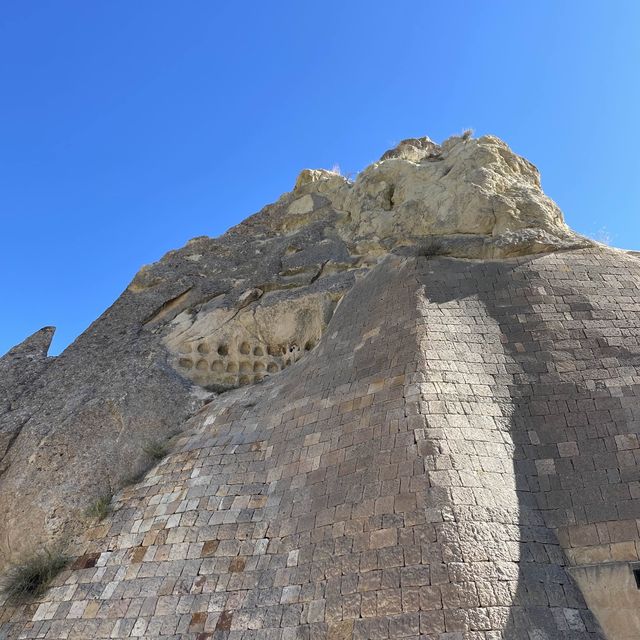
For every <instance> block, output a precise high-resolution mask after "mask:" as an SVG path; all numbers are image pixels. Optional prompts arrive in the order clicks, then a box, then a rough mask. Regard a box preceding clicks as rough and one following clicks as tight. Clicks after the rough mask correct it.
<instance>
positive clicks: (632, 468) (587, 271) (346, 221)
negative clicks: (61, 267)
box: [0, 136, 640, 640]
mask: <svg viewBox="0 0 640 640" xmlns="http://www.w3.org/2000/svg"><path fill="white" fill-rule="evenodd" d="M638 276H640V263H638V261H637V258H636V257H635V256H632V255H628V254H625V253H623V252H620V251H616V250H612V249H608V248H606V247H602V246H600V245H596V244H595V243H593V242H591V241H589V240H586V239H585V238H583V237H581V236H578V235H577V234H575V233H573V232H572V231H571V230H570V229H569V228H568V227H567V226H566V225H565V223H564V221H563V217H562V214H561V212H560V210H559V209H558V207H557V206H556V205H555V204H554V203H553V202H552V201H551V200H550V199H549V198H548V197H546V196H545V195H544V193H543V192H542V190H541V187H540V179H539V175H538V172H537V170H536V168H535V167H534V166H533V165H532V164H531V163H530V162H528V161H527V160H525V159H523V158H521V157H519V156H517V155H515V154H514V153H513V152H512V151H511V150H510V149H509V148H508V147H507V146H506V145H505V144H504V143H503V142H501V141H500V140H498V139H496V138H494V137H491V136H485V137H481V138H478V139H473V138H470V137H469V136H459V137H453V138H450V139H448V140H446V141H445V142H444V143H443V144H442V145H437V144H435V143H434V142H432V141H431V140H429V139H428V138H420V139H411V140H406V141H404V142H402V143H400V144H399V145H398V146H397V147H396V148H395V149H392V150H390V151H388V152H386V153H385V154H384V155H383V156H382V158H381V159H380V161H378V162H376V163H374V164H373V165H371V166H370V167H368V168H367V169H365V170H364V171H362V172H361V173H360V174H359V175H358V176H357V178H356V179H355V180H354V181H349V180H347V179H345V178H344V177H342V176H340V175H338V174H337V173H333V172H330V171H324V170H305V171H303V172H302V173H301V174H300V176H299V177H298V179H297V181H296V183H295V187H294V189H293V190H292V191H291V192H290V193H286V194H284V195H283V196H282V197H281V198H280V199H279V200H278V201H277V202H276V203H274V204H271V205H268V206H267V207H265V208H264V209H263V210H262V211H260V212H259V213H257V214H255V215H254V216H252V217H250V218H248V219H247V220H245V221H244V222H243V223H241V224H240V225H238V226H237V227H234V228H233V229H231V230H230V231H228V232H227V233H226V234H224V235H223V236H221V237H220V238H215V239H212V238H207V237H201V238H196V239H194V240H192V241H190V242H189V243H188V244H187V245H186V246H185V247H183V248H182V249H180V250H178V251H173V252H170V253H168V254H167V255H166V256H165V257H164V258H163V259H162V260H161V261H159V262H158V263H156V264H153V265H150V266H148V267H144V268H143V269H142V270H141V271H140V272H139V273H138V274H137V275H136V277H135V278H134V280H133V281H132V283H131V284H130V285H129V287H128V288H127V289H126V291H125V292H124V293H123V294H122V296H121V297H120V298H119V299H118V300H117V301H116V302H115V304H114V305H113V306H112V307H111V308H110V309H108V310H107V311H106V312H105V313H104V314H103V315H102V316H101V317H100V318H99V319H98V320H97V321H96V322H95V323H94V324H93V325H92V326H91V327H89V329H87V331H86V332H85V333H84V334H83V335H82V336H80V338H78V340H77V341H76V342H75V343H74V344H73V345H71V346H70V347H69V348H68V349H67V350H66V351H65V352H64V353H63V354H61V355H60V356H57V357H55V358H50V357H47V355H46V352H47V348H48V344H49V341H50V339H51V336H52V329H50V328H46V329H43V330H42V331H40V332H38V333H37V334H35V335H34V336H32V337H31V338H29V339H28V340H27V341H25V343H23V344H22V345H19V346H18V347H16V348H14V349H13V350H11V351H10V352H9V353H8V354H6V355H5V356H4V357H3V358H2V359H1V360H0V373H1V374H2V382H1V384H2V405H0V412H1V413H0V461H1V462H0V509H1V511H2V513H3V514H4V518H3V520H2V522H1V523H0V534H1V535H0V554H1V557H2V566H3V567H4V568H6V567H7V565H8V564H9V563H11V562H16V561H19V560H20V559H21V558H23V557H24V556H25V555H28V554H30V553H33V552H34V551H37V550H38V549H42V548H44V547H51V546H52V545H55V544H65V545H66V548H67V549H68V550H69V553H71V554H72V555H73V556H74V558H75V560H74V563H73V564H72V565H71V566H70V568H68V569H67V570H65V571H64V572H63V573H62V574H61V575H60V576H58V577H57V578H56V580H55V581H54V583H53V586H52V588H51V589H50V590H49V591H48V592H47V593H46V594H44V595H42V596H40V598H39V599H36V600H35V601H33V602H31V603H26V604H25V603H22V604H17V603H12V602H10V601H7V602H6V603H5V607H4V613H3V614H2V616H1V617H0V620H1V621H2V623H1V624H2V627H0V629H1V630H0V637H2V633H4V634H5V635H6V637H18V636H19V637H22V638H36V637H39V638H63V637H64V638H66V637H79V638H109V637H110V638H121V637H132V636H133V637H149V638H155V637H173V638H187V637H193V638H196V637H197V638H201V639H202V638H210V637H216V638H218V637H220V638H222V637H224V638H227V637H228V638H283V639H285V638H324V637H326V638H335V639H338V638H389V637H391V638H396V637H421V638H422V637H423V638H442V639H444V638H447V639H448V640H454V639H455V640H458V639H463V638H464V640H480V639H482V640H495V639H497V638H505V639H511V638H513V639H516V638H529V639H530V640H534V639H535V640H541V639H543V638H547V639H551V638H560V637H562V638H575V639H578V638H580V639H586V638H599V637H602V635H601V633H602V631H601V630H600V628H599V626H598V624H597V623H596V622H595V621H594V620H593V617H592V612H595V613H596V615H597V616H598V620H599V621H600V624H601V625H602V627H603V628H605V631H606V632H607V633H608V634H609V636H608V637H616V638H626V637H628V638H631V637H637V632H640V618H638V619H637V620H636V619H635V618H634V617H633V616H634V615H635V616H636V617H637V614H632V613H629V615H628V616H627V617H626V619H625V620H626V622H625V624H626V625H627V626H628V628H629V629H631V631H630V632H629V634H628V635H620V634H621V633H624V632H620V631H619V630H617V627H616V624H615V620H614V619H615V618H616V615H617V613H616V611H615V607H613V608H612V605H611V601H610V598H611V594H617V595H615V598H617V602H618V603H619V602H621V601H623V600H624V602H625V603H626V604H625V605H624V606H628V609H629V611H630V612H631V611H633V610H637V606H636V605H637V604H638V601H637V597H638V596H637V593H636V591H637V590H636V591H634V590H633V589H635V587H634V585H633V583H632V582H629V580H628V578H629V576H630V577H631V579H632V578H633V566H635V565H633V562H634V561H637V560H638V553H637V550H636V546H635V545H636V542H638V540H639V537H638V530H637V527H636V525H635V523H636V518H640V494H639V493H638V489H637V485H638V482H639V481H640V467H638V465H637V463H636V458H635V457H634V456H635V452H640V448H639V446H640V445H639V444H638V440H637V437H636V435H635V434H636V431H637V429H636V420H637V416H638V415H640V401H639V400H638V394H639V393H640V392H639V391H638V390H639V389H640V386H639V385H638V382H639V378H638V370H637V367H638V365H639V364H640V360H639V358H640V347H639V346H638V337H640V314H639V311H640V307H638V305H637V301H638V300H637V299H638V296H639V295H640V294H639V292H638V282H640V280H639V279H638ZM159 448H160V449H164V448H167V449H168V451H169V454H168V456H167V457H165V458H164V459H163V460H162V462H161V463H160V464H159V465H156V466H154V465H153V458H154V455H155V454H154V452H155V451H157V450H158V449H159ZM111 494H115V495H114V499H113V504H112V512H111V513H110V514H109V515H108V516H107V517H106V518H105V519H104V520H102V521H100V522H96V521H95V519H94V520H92V519H91V518H90V517H88V516H87V515H86V511H87V508H89V507H91V505H93V504H94V503H95V501H96V499H97V498H100V497H101V496H110V495H111ZM594 566H595V567H597V571H596V573H597V575H595V574H594V572H593V570H592V569H591V567H594ZM603 567H604V569H603ZM603 571H604V572H605V573H606V571H609V572H611V571H614V574H611V575H613V576H614V577H613V578H612V577H611V576H610V575H609V574H606V575H605V574H604V573H603ZM616 571H617V572H618V573H615V572H616ZM619 575H622V576H624V578H625V580H626V582H625V581H624V580H622V579H618V578H617V577H616V576H619ZM585 576H586V577H585ZM603 576H604V577H603ZM576 584H580V586H581V588H582V591H583V593H584V596H586V597H587V600H588V603H589V606H590V607H591V609H592V612H590V611H589V608H588V607H587V604H585V600H584V597H583V594H582V593H581V591H580V590H579V589H578V588H577V586H576ZM594 585H599V586H595V587H594ZM612 585H613V586H612ZM590 589H591V590H590ZM607 594H608V597H609V600H608V599H607ZM621 599H622V600H621ZM614 614H616V615H614ZM611 620H614V622H612V621H611ZM633 625H638V626H636V627H634V626H633ZM618 626H619V625H618ZM609 629H613V631H610V630H609ZM612 634H613V635H612ZM616 634H617V635H616ZM634 634H635V635H634Z"/></svg>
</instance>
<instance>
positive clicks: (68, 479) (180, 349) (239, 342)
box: [0, 136, 591, 568]
mask: <svg viewBox="0 0 640 640" xmlns="http://www.w3.org/2000/svg"><path fill="white" fill-rule="evenodd" d="M589 244H591V243H589V242H588V241H586V240H584V239H583V238H580V237H579V236H577V235H576V234H574V233H572V232H571V231H570V230H569V229H568V228H567V227H566V225H565V224H564V222H563V219H562V214H561V212H560V211H559V209H558V208H557V207H556V206H555V204H554V203H553V202H552V201H551V200H549V199H548V198H547V197H546V196H545V195H544V193H543V192H542V191H541V189H540V181H539V176H538V172H537V170H536V169H535V167H533V165H531V164H530V163H529V162H528V161H526V160H524V159H522V158H520V157H519V156H517V155H515V154H514V153H513V152H512V151H511V150H510V149H509V148H508V147H507V146H506V145H505V144H504V143H503V142H501V141H500V140H498V139H496V138H493V137H490V136H486V137H482V138H479V139H477V140H476V139H468V138H466V137H454V138H451V139H449V140H447V141H445V142H444V143H443V144H442V145H437V144H435V143H433V142H432V141H430V140H429V139H428V138H420V139H411V140H408V141H404V142H403V143H401V144H400V145H398V147H397V148H396V149H393V150H390V151H389V152H387V153H385V154H384V155H383V157H382V159H381V160H380V161H379V162H376V163H374V164H373V165H371V166H370V167H368V168H367V169H365V170H364V171H363V172H361V173H360V174H359V175H358V176H357V178H356V180H355V181H354V182H350V181H348V180H347V179H346V178H344V177H342V176H340V175H339V174H337V173H335V172H331V171H325V170H305V171H303V172H302V173H301V174H300V176H299V177H298V179H297V181H296V184H295V187H294V189H293V191H292V192H290V193H287V194H284V195H283V196H282V197H281V198H280V199H279V200H278V201H277V202H275V203H274V204H271V205H268V206H267V207H265V208H264V209H263V210H262V211H261V212H259V213H257V214H256V215H254V216H252V217H250V218H248V219H247V220H245V221H244V222H243V223H241V224H240V225H238V226H236V227H234V228H233V229H231V230H229V231H228V232H227V233H226V234H224V235H223V236H221V237H220V238H215V239H212V238H207V237H201V238H196V239H194V240H192V241H190V242H189V243H188V244H187V245H186V246H185V247H183V248H182V249H179V250H177V251H172V252H169V253H168V254H167V255H166V256H164V257H163V258H162V260H160V261H159V262H157V263H155V264H153V265H150V266H147V267H144V268H143V269H141V270H140V272H139V273H138V274H137V275H136V277H135V278H134V280H133V281H132V283H131V284H130V285H129V287H128V288H127V290H126V291H125V292H124V293H123V294H122V296H121V297H120V298H119V299H118V300H117V301H116V302H115V304H114V305H113V306H112V307H110V308H109V309H108V310H107V311H106V312H105V313H104V314H103V315H102V316H101V317H100V318H99V319H98V320H96V322H94V323H93V324H92V325H91V326H90V327H89V328H88V329H87V331H86V332H85V333H83V334H82V336H80V337H79V338H78V340H77V341H76V342H75V343H74V344H73V345H71V346H70V347H69V348H68V349H67V350H66V351H65V352H64V353H63V354H61V355H60V356H58V357H56V358H47V357H46V348H47V345H48V340H50V333H51V330H49V329H46V330H43V332H42V333H41V334H38V335H36V336H35V337H34V338H32V339H30V340H29V341H27V342H26V343H25V344H24V346H22V347H19V348H17V349H16V350H13V351H12V352H10V353H9V354H7V356H5V357H4V358H3V359H2V360H0V372H4V375H3V380H2V384H3V387H2V394H3V398H2V404H1V405H0V411H2V412H3V413H0V418H1V420H2V423H1V426H0V512H1V513H2V514H3V519H2V521H1V522H0V568H1V567H3V566H6V564H7V563H8V562H10V561H12V560H14V559H16V558H17V557H19V556H20V555H21V554H23V553H26V552H29V551H31V550H33V549H35V548H39V547H41V546H42V545H45V544H51V543H53V542H55V541H56V540H59V539H61V538H63V537H64V538H67V539H73V538H74V536H81V535H82V532H83V530H84V528H85V527H86V519H85V518H84V516H83V512H84V510H85V509H86V508H87V506H89V505H90V504H91V502H92V501H93V500H94V499H95V498H96V497H97V496H99V495H103V494H105V493H109V492H113V491H117V490H118V489H119V488H120V487H121V486H122V485H123V484H124V483H126V482H127V478H128V477H129V476H131V474H132V471H134V472H135V471H136V470H139V469H143V468H144V467H145V465H147V464H148V460H147V459H146V457H145V456H146V454H145V453H144V450H145V445H146V444H147V443H148V442H149V441H152V440H166V439H167V438H169V437H170V436H172V435H173V434H176V433H177V432H179V431H180V430H181V429H182V428H183V425H184V423H185V421H186V420H187V419H188V418H189V416H192V415H193V414H194V413H195V412H196V411H198V410H199V409H200V408H201V407H202V406H203V404H204V403H209V402H214V403H216V402H219V398H220V396H219V395H218V394H219V393H222V392H225V391H227V390H228V389H230V388H234V387H238V386H249V385H258V386H256V387H255V389H256V390H258V389H259V388H260V387H259V385H261V384H263V383H264V380H265V379H267V378H269V377H271V378H273V377H275V376H278V375H279V372H280V371H282V370H283V369H290V368H291V367H294V368H295V366H298V365H296V363H297V362H298V361H299V360H303V361H304V360H306V359H309V358H312V357H313V349H314V348H315V347H316V345H317V344H318V343H319V342H321V341H322V340H326V333H325V332H326V329H327V326H328V325H329V323H330V321H331V318H332V316H333V313H334V311H335V309H336V306H337V305H338V303H339V302H340V301H341V300H343V299H344V298H345V296H348V295H349V292H350V291H351V290H352V288H353V286H354V284H355V283H356V282H357V281H359V280H360V279H361V278H363V277H364V276H365V275H366V274H367V273H369V272H370V271H371V269H372V268H374V267H376V266H377V265H379V264H380V263H381V261H382V260H384V259H385V258H386V257H387V256H388V255H389V254H390V253H397V254H401V255H404V256H414V257H416V256H418V257H421V256H434V255H446V256H454V257H462V258H487V257H490V258H502V257H506V256H522V255H527V254H535V253H545V252H549V251H554V250H558V249H562V250H566V249H571V248H576V247H583V246H587V245H589ZM391 311H392V310H391ZM16 371H18V372H19V373H18V374H16V373H15V372H16ZM256 392H258V391H256ZM25 504H28V505H29V508H28V509H25V508H24V505H25Z"/></svg>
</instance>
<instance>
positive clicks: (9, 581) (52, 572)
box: [0, 549, 70, 602]
mask: <svg viewBox="0 0 640 640" xmlns="http://www.w3.org/2000/svg"><path fill="white" fill-rule="evenodd" d="M69 561H70V558H69V557H68V556H67V555H65V554H64V553H62V552H61V551H59V550H54V551H50V550H49V549H44V550H42V551H39V552H37V553H35V554H33V555H32V556H30V557H27V558H25V559H24V560H23V561H22V562H20V563H18V564H15V565H13V566H12V567H10V568H9V570H8V571H7V573H6V575H5V576H4V578H3V580H2V583H1V585H0V589H1V590H2V593H3V594H4V595H5V596H7V598H8V599H9V600H14V601H16V602H24V601H28V600H30V599H32V598H34V597H36V596H39V595H41V594H42V593H44V591H46V589H47V587H48V585H49V583H50V582H51V580H53V578H55V577H56V576H57V575H58V574H59V573H60V572H61V571H62V570H63V569H64V568H65V567H66V566H67V565H68V564H69Z"/></svg>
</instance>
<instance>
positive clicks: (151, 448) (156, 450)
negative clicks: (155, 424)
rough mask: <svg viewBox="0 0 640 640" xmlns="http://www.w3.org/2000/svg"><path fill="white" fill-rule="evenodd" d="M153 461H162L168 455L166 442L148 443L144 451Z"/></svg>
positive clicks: (155, 441) (153, 441) (154, 441)
mask: <svg viewBox="0 0 640 640" xmlns="http://www.w3.org/2000/svg"><path fill="white" fill-rule="evenodd" d="M142 450H143V451H144V452H145V453H146V454H147V455H148V456H149V458H151V459H152V460H153V461H155V462H157V461H158V460H162V458H164V457H165V456H166V455H167V454H168V453H169V448H168V447H167V445H166V444H165V443H164V442H159V441H158V440H152V441H151V442H148V443H147V444H146V445H145V446H144V447H143V449H142Z"/></svg>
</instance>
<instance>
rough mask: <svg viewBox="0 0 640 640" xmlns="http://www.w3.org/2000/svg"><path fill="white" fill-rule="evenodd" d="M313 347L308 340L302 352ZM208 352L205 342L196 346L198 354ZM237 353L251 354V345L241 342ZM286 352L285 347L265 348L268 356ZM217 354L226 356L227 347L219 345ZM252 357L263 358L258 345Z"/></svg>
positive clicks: (291, 350) (261, 349) (292, 349)
mask: <svg viewBox="0 0 640 640" xmlns="http://www.w3.org/2000/svg"><path fill="white" fill-rule="evenodd" d="M313 346H314V344H313V342H312V341H311V340H308V341H307V343H306V344H305V345H304V350H305V351H311V349H313ZM294 350H295V346H292V347H289V351H290V352H293V351H294ZM210 351H211V349H210V347H209V345H208V344H207V343H206V342H201V343H200V344H199V345H198V353H201V354H202V355H207V354H208V353H210ZM238 351H239V352H240V353H241V354H242V355H249V354H250V353H251V352H252V349H251V345H250V344H249V343H248V342H241V343H240V345H239V346H238ZM286 351H287V349H286V347H283V346H275V347H274V346H271V345H268V346H267V353H268V354H269V355H270V356H282V355H284V354H285V353H286ZM217 352H218V355H220V356H223V357H224V356H228V355H229V347H228V346H227V345H226V344H220V345H218V348H217ZM253 355H254V356H264V349H263V348H262V347H261V346H260V345H258V346H256V347H254V348H253Z"/></svg>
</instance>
